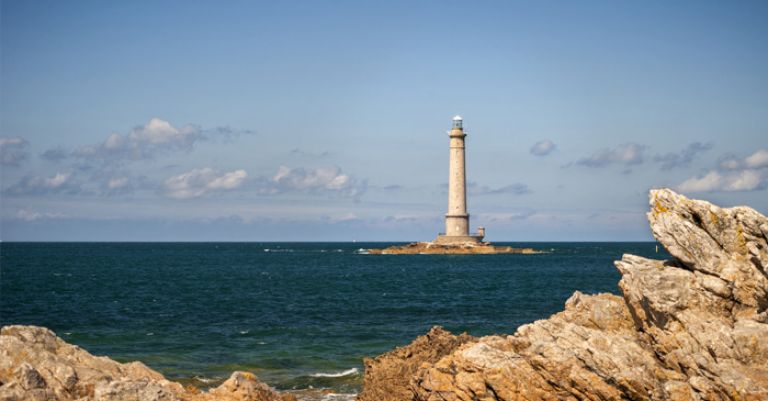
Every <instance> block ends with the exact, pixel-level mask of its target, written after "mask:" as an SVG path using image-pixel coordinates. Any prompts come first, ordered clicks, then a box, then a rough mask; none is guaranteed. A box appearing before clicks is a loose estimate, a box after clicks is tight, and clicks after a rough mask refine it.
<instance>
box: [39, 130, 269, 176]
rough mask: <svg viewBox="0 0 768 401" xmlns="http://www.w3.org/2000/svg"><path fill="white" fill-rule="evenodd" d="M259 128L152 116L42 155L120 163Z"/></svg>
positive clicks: (45, 156) (149, 157)
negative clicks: (98, 139)
mask: <svg viewBox="0 0 768 401" xmlns="http://www.w3.org/2000/svg"><path fill="white" fill-rule="evenodd" d="M250 134H255V131H251V130H243V129H235V128H232V127H230V126H222V127H214V128H205V129H203V128H201V127H199V126H197V125H194V124H186V125H184V126H181V127H176V126H174V125H172V124H171V123H170V122H168V121H165V120H163V119H160V118H152V119H151V120H149V121H148V122H147V123H146V124H144V125H138V126H136V127H134V128H133V129H132V130H130V131H129V132H128V133H126V134H120V133H112V134H110V135H109V136H108V137H107V138H106V139H104V140H103V141H101V142H99V143H96V144H92V145H85V146H80V147H77V148H75V149H74V150H73V151H71V152H70V151H67V150H66V149H65V148H63V147H56V148H52V149H48V150H46V151H45V152H43V153H42V154H41V155H40V156H41V157H42V158H43V159H46V160H49V161H61V160H64V159H67V158H69V157H74V158H76V159H77V160H79V161H80V162H81V163H92V164H98V165H104V164H107V165H120V164H123V163H125V162H130V161H140V160H151V159H155V158H156V157H158V156H160V155H163V154H166V153H171V152H178V151H182V152H189V151H191V150H192V149H193V148H194V147H195V146H196V145H197V144H198V143H200V142H201V141H205V140H207V139H222V140H223V141H225V142H228V141H231V140H233V139H235V138H237V137H239V136H241V135H250Z"/></svg>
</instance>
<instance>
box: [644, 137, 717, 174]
mask: <svg viewBox="0 0 768 401" xmlns="http://www.w3.org/2000/svg"><path fill="white" fill-rule="evenodd" d="M710 149H712V144H711V143H701V142H692V143H690V144H688V146H686V147H685V148H684V149H683V150H681V151H679V152H677V153H672V152H671V153H665V154H659V155H656V156H654V157H653V161H654V162H656V163H661V169H662V170H672V169H675V168H682V167H688V166H690V165H691V162H692V161H693V159H695V158H696V156H697V155H698V154H699V153H703V152H706V151H708V150H710Z"/></svg>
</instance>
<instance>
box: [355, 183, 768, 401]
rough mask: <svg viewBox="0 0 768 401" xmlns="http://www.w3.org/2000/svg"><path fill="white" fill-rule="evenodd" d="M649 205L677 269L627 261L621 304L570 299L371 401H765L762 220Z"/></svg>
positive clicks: (655, 196) (654, 199)
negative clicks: (559, 308) (547, 315)
mask: <svg viewBox="0 0 768 401" xmlns="http://www.w3.org/2000/svg"><path fill="white" fill-rule="evenodd" d="M650 204H651V211H650V212H649V213H648V219H649V221H650V224H651V228H652V230H653V234H654V236H655V237H656V239H657V240H658V241H659V242H661V243H662V244H663V245H664V246H665V247H666V248H667V250H668V251H669V253H670V254H671V255H672V256H673V257H674V259H672V260H669V261H660V260H650V259H646V258H642V257H638V256H633V255H624V256H623V258H622V259H621V260H620V261H617V262H616V266H617V268H618V269H619V271H620V272H621V274H622V279H621V281H620V282H619V287H620V289H621V292H622V295H623V296H622V297H619V296H615V295H611V294H597V295H584V294H582V293H579V292H576V293H575V294H574V295H573V296H572V297H571V298H570V299H569V300H568V301H567V302H566V305H565V310H564V311H563V312H560V313H557V314H555V315H553V316H552V317H550V318H548V319H546V320H540V321H537V322H534V323H532V324H528V325H524V326H522V327H520V328H519V329H518V331H517V332H516V333H515V334H514V335H510V336H489V337H482V338H480V339H477V340H476V341H472V342H467V343H464V344H463V345H461V346H459V347H457V348H456V349H455V350H454V351H453V352H451V353H450V354H448V355H446V356H445V357H443V358H441V359H440V360H438V361H436V362H426V363H421V362H420V361H418V362H417V363H418V366H417V367H414V370H415V373H414V374H413V375H411V376H410V377H409V378H407V380H406V379H403V378H400V379H398V382H399V383H404V382H406V381H407V383H408V384H407V385H403V386H402V387H400V388H399V389H397V390H395V389H390V390H389V392H390V393H392V394H395V393H396V394H397V396H396V397H387V396H386V395H384V396H382V397H380V398H379V400H380V401H389V400H392V401H394V400H397V401H406V400H419V401H438V400H440V401H459V400H462V401H479V400H768V316H767V313H768V312H766V309H768V275H767V274H766V269H767V268H768V219H766V217H765V216H763V215H761V214H760V213H758V212H756V211H755V210H753V209H750V208H747V207H737V208H731V209H724V208H719V207H717V206H715V205H712V204H710V203H708V202H704V201H697V200H690V199H687V198H685V197H683V196H681V195H678V194H676V193H674V192H673V191H671V190H668V189H663V190H654V191H651V195H650ZM384 357H386V355H385V356H384ZM380 364H383V362H382V363H380ZM367 368H368V367H367ZM377 369H378V367H377V366H376V365H372V366H371V367H370V371H369V370H368V369H366V378H368V377H369V376H370V377H377V376H379V373H378V372H377ZM403 371H409V369H403ZM368 382H369V381H368V380H367V381H366V385H367V384H368ZM370 382H372V383H373V382H375V380H370ZM365 391H366V392H367V391H369V390H368V388H366V389H365ZM365 401H367V400H365Z"/></svg>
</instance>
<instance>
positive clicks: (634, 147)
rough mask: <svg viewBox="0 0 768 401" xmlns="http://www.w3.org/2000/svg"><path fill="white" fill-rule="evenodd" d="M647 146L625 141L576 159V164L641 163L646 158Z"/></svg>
mask: <svg viewBox="0 0 768 401" xmlns="http://www.w3.org/2000/svg"><path fill="white" fill-rule="evenodd" d="M645 149H646V147H645V146H644V145H640V144H637V143H631V142H630V143H625V144H621V145H619V146H617V147H615V148H605V149H601V150H599V151H597V152H595V153H593V154H592V155H591V156H589V157H585V158H582V159H579V160H577V161H576V164H578V165H581V166H586V167H593V168H600V167H607V166H610V165H613V164H621V165H625V166H630V165H635V164H641V163H642V162H643V160H644V153H645Z"/></svg>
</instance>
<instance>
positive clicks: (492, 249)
mask: <svg viewBox="0 0 768 401" xmlns="http://www.w3.org/2000/svg"><path fill="white" fill-rule="evenodd" d="M368 253H370V254H371V255H495V254H505V253H517V254H525V255H533V254H539V253H546V252H544V251H539V250H536V249H533V248H513V247H511V246H496V245H493V244H491V243H488V242H477V243H473V242H470V243H465V244H448V245H445V244H439V243H435V242H414V243H411V244H408V245H397V246H391V247H388V248H384V249H368Z"/></svg>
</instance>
